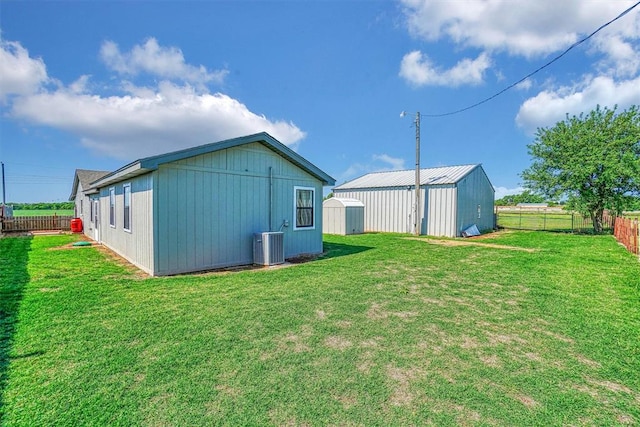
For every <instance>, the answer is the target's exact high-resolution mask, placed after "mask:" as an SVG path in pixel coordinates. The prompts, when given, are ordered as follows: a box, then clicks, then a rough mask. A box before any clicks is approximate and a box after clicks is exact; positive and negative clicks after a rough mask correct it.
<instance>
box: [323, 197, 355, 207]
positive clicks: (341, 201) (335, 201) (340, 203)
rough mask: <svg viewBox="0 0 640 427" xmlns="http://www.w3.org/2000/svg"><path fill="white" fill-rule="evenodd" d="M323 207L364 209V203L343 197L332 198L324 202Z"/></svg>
mask: <svg viewBox="0 0 640 427" xmlns="http://www.w3.org/2000/svg"><path fill="white" fill-rule="evenodd" d="M322 205H323V206H325V207H331V208H341V207H345V208H351V207H356V208H363V207H364V203H362V202H361V201H360V200H358V199H348V198H342V197H331V198H329V199H327V200H325V201H324V202H322Z"/></svg>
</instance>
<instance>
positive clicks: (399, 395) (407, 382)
mask: <svg viewBox="0 0 640 427" xmlns="http://www.w3.org/2000/svg"><path fill="white" fill-rule="evenodd" d="M418 374H419V372H418V370H417V369H402V368H398V367H395V366H387V377H388V378H389V379H390V380H391V381H392V382H393V387H392V391H391V396H390V397H389V403H390V404H391V405H393V406H407V405H409V404H411V402H412V401H413V400H414V398H415V396H414V394H413V393H412V392H411V380H414V379H415V378H417V377H418Z"/></svg>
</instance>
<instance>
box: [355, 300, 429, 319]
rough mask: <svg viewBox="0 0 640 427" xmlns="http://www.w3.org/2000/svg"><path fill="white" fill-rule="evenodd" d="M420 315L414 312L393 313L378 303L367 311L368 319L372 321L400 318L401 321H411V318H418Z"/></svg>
mask: <svg viewBox="0 0 640 427" xmlns="http://www.w3.org/2000/svg"><path fill="white" fill-rule="evenodd" d="M417 315H418V313H415V312H412V311H399V312H391V311H386V310H384V309H383V306H382V305H381V304H378V303H376V302H374V303H372V304H371V307H370V308H369V310H367V318H369V319H372V320H379V319H386V318H388V317H391V316H393V317H398V318H400V319H409V318H411V317H415V316H417Z"/></svg>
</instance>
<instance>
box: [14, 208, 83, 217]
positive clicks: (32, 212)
mask: <svg viewBox="0 0 640 427" xmlns="http://www.w3.org/2000/svg"><path fill="white" fill-rule="evenodd" d="M73 213H74V212H73V209H55V210H53V209H51V210H46V209H44V210H43V209H19V210H14V211H13V216H52V215H58V216H73Z"/></svg>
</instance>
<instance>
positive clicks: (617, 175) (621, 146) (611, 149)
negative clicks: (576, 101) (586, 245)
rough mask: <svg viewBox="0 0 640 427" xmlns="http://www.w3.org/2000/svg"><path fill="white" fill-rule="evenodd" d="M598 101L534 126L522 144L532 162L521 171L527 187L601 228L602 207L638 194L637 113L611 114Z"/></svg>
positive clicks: (624, 204)
mask: <svg viewBox="0 0 640 427" xmlns="http://www.w3.org/2000/svg"><path fill="white" fill-rule="evenodd" d="M616 110H617V106H616V107H614V109H613V110H610V109H608V108H607V107H604V108H600V106H598V107H597V108H596V109H595V110H593V111H591V112H590V113H589V114H588V115H586V116H585V115H584V114H580V116H573V117H569V115H568V114H567V118H566V119H565V120H564V121H562V122H558V123H556V125H555V126H553V127H552V128H539V129H538V131H537V132H536V137H535V140H534V142H533V143H531V144H529V145H528V146H527V147H528V149H529V154H530V155H531V157H532V159H533V163H532V165H531V166H530V167H529V168H528V169H526V170H525V171H524V172H522V175H521V176H522V178H523V180H524V184H525V186H526V187H527V188H529V189H530V190H532V191H533V192H535V193H540V194H543V195H545V196H547V197H548V198H550V199H553V200H559V199H566V200H567V206H568V207H570V208H572V209H575V210H577V211H578V212H580V213H582V214H584V215H585V216H586V215H588V216H590V217H591V219H592V221H593V229H594V231H595V232H596V233H601V232H602V216H603V213H604V211H605V209H610V210H612V211H614V212H615V213H616V214H619V213H621V212H622V211H623V210H624V209H628V208H629V207H630V206H631V205H632V203H633V199H634V198H635V197H637V196H638V195H640V112H639V111H638V106H632V107H631V108H629V109H628V110H625V111H623V112H621V113H619V114H616Z"/></svg>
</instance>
